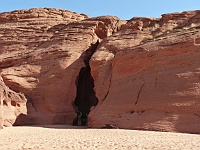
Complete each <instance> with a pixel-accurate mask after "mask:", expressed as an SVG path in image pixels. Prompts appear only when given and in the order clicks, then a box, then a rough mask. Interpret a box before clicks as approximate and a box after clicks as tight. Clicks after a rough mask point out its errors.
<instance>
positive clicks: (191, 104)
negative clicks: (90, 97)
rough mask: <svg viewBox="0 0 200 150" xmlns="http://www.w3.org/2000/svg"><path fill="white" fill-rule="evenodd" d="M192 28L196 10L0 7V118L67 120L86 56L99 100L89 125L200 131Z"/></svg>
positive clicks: (199, 43)
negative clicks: (98, 12)
mask: <svg viewBox="0 0 200 150" xmlns="http://www.w3.org/2000/svg"><path fill="white" fill-rule="evenodd" d="M199 31H200V11H190V12H182V13H174V14H166V15H162V17H161V18H158V19H154V18H136V17H134V18H132V19H131V20H129V21H121V20H120V19H119V18H117V17H112V16H102V17H97V18H89V17H88V16H87V15H84V14H77V13H74V12H70V11H66V10H59V9H48V8H44V9H30V10H21V11H13V12H8V13H2V14H0V69H1V76H2V78H3V80H2V81H1V87H0V94H1V110H0V126H2V125H4V126H9V125H12V124H15V125H25V124H58V123H59V124H71V123H72V121H73V119H74V118H75V116H76V114H75V111H76V110H75V108H73V106H72V102H73V101H74V100H75V99H78V98H77V96H76V93H77V91H78V90H77V88H76V86H78V85H77V84H78V83H79V82H78V81H77V79H78V78H80V75H81V74H80V73H79V72H80V70H81V68H84V67H86V66H87V63H86V61H89V64H90V67H91V74H92V77H93V79H94V86H95V87H94V91H95V93H96V97H97V98H98V100H99V102H98V104H97V106H96V107H95V108H94V109H92V111H91V112H90V114H89V126H91V127H102V126H104V125H105V124H112V125H114V126H117V127H119V128H129V129H146V130H162V131H175V132H192V133H200V128H199V126H200V117H199V116H200V99H199V96H200V91H199V89H200V82H199V79H200V78H199V77H200V72H199V70H200V68H199V65H200V61H199V50H200V32H199ZM98 41H99V42H100V43H99V42H98ZM98 43H99V44H98ZM97 44H98V45H97ZM97 46H98V47H97ZM96 47H97V48H96ZM93 52H95V53H94V54H93ZM92 54H93V56H92V58H91V59H90V57H91V55H92ZM83 85H84V86H85V84H83ZM91 87H92V85H91ZM82 88H83V87H82ZM6 89H7V91H12V93H13V94H14V95H16V96H15V97H12V98H8V97H9V96H8V94H6V93H5V91H6ZM80 91H84V88H83V90H80ZM20 95H23V96H21V98H20ZM19 98H20V100H19ZM12 101H14V103H15V104H16V105H12ZM83 104H84V103H83ZM16 110H17V113H16Z"/></svg>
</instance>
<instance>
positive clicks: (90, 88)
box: [73, 41, 99, 126]
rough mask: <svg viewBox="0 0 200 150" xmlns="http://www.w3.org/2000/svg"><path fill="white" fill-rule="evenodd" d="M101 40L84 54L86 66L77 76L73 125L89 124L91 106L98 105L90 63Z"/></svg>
mask: <svg viewBox="0 0 200 150" xmlns="http://www.w3.org/2000/svg"><path fill="white" fill-rule="evenodd" d="M98 44H99V41H97V42H96V43H95V44H92V45H91V47H90V48H89V49H88V50H86V52H85V54H84V56H85V57H84V63H85V67H82V68H81V70H80V72H79V75H78V77H77V84H76V86H77V93H76V98H75V101H74V103H73V107H76V108H75V110H76V113H77V117H76V118H75V119H74V121H73V125H82V126H84V125H87V116H88V114H89V113H90V108H91V107H92V106H96V105H97V103H98V99H97V97H96V95H95V92H94V80H93V78H92V76H91V68H90V65H89V61H90V58H91V57H92V55H93V54H94V52H95V51H96V49H97V46H98Z"/></svg>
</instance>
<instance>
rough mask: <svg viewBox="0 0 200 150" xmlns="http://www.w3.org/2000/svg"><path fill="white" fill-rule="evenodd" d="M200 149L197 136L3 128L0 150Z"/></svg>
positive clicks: (62, 127)
mask: <svg viewBox="0 0 200 150" xmlns="http://www.w3.org/2000/svg"><path fill="white" fill-rule="evenodd" d="M7 149H10V150H30V149H31V150H40V149H44V150H52V149H54V150H71V149H74V150H86V149H87V150H96V149H98V150H113V149H117V150H123V149H126V150H135V149H149V150H152V149H158V150H165V149H166V150H169V149H171V150H176V149H180V150H191V149H194V150H200V135H197V134H181V133H167V132H153V131H135V130H122V129H89V128H88V129H87V128H80V127H79V128H78V127H72V126H61V125H56V126H55V125H53V126H40V127H38V126H31V127H30V126H29V127H28V126H26V127H7V128H4V129H3V130H0V150H7Z"/></svg>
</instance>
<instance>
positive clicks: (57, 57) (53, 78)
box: [0, 8, 121, 126]
mask: <svg viewBox="0 0 200 150" xmlns="http://www.w3.org/2000/svg"><path fill="white" fill-rule="evenodd" d="M112 22H115V24H113V23H112ZM117 23H118V25H116V24H117ZM120 25H121V24H120V20H119V18H117V17H97V18H92V19H89V17H88V16H87V15H83V14H81V15H80V14H77V13H74V12H70V11H66V10H59V9H49V8H44V9H30V10H21V11H13V12H8V13H2V14H0V54H1V55H0V69H1V76H2V77H3V79H4V82H5V84H6V86H8V87H9V88H10V89H12V90H14V91H16V92H20V93H23V94H24V95H25V96H26V98H27V99H28V101H27V104H26V105H27V111H28V112H27V114H26V115H20V116H19V117H17V119H16V121H15V123H14V124H15V125H24V124H63V123H66V124H72V121H73V119H74V117H75V110H74V108H73V106H72V105H71V103H72V101H74V100H75V97H76V80H77V77H78V75H79V72H80V70H81V68H82V67H85V63H84V60H85V59H86V58H87V56H88V55H91V54H90V53H91V50H92V46H91V45H93V44H96V43H97V42H98V40H100V39H101V38H104V37H106V36H108V35H109V33H110V32H112V33H113V32H115V31H117V29H116V28H117V27H120ZM96 32H98V35H97V34H96ZM10 111H12V110H10ZM4 119H6V115H5V111H4ZM10 124H13V122H12V123H10ZM4 125H5V126H7V124H4Z"/></svg>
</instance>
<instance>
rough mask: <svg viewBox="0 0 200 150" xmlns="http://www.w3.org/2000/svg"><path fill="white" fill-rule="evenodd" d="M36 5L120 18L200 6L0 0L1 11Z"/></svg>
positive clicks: (163, 0)
mask: <svg viewBox="0 0 200 150" xmlns="http://www.w3.org/2000/svg"><path fill="white" fill-rule="evenodd" d="M36 7H42V8H43V7H50V8H62V9H67V10H70V11H75V12H78V13H85V14H87V15H89V16H90V17H95V16H102V15H113V16H118V17H119V18H121V19H131V18H132V17H136V16H137V17H141V16H143V17H160V16H161V14H164V13H171V12H180V11H186V10H199V9H200V0H0V12H5V11H12V10H18V9H28V8H36Z"/></svg>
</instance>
